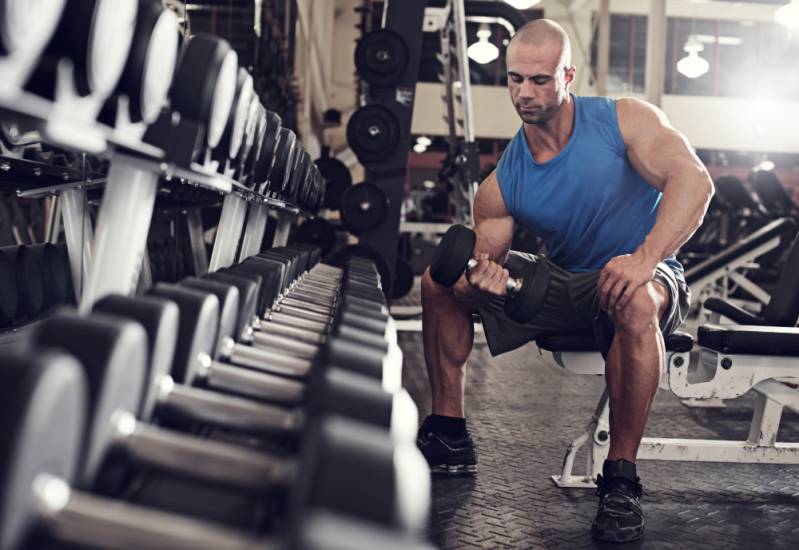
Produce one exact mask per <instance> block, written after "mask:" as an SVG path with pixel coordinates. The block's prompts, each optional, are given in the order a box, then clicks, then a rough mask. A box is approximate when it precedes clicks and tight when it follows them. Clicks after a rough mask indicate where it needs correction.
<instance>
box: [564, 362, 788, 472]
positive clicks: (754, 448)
mask: <svg viewBox="0 0 799 550" xmlns="http://www.w3.org/2000/svg"><path fill="white" fill-rule="evenodd" d="M552 357H553V358H554V360H555V362H556V363H558V364H559V365H561V366H562V367H564V368H566V369H567V370H569V372H572V373H574V374H594V375H603V374H604V369H605V363H604V360H603V359H602V356H601V355H600V353H599V352H593V351H588V352H570V351H564V352H552ZM689 365H690V352H669V353H667V356H666V368H665V369H664V370H663V374H662V376H661V380H660V388H661V389H667V390H670V391H671V392H672V393H674V395H676V396H677V397H680V398H690V399H693V400H695V401H699V402H701V401H704V400H707V401H718V400H719V399H732V398H735V397H740V396H742V395H744V394H745V393H747V392H748V391H749V390H754V391H755V393H756V400H755V407H754V411H753V413H752V421H751V424H750V428H749V436H748V437H747V438H746V440H744V441H727V440H718V439H681V438H661V437H644V438H643V439H642V440H641V445H640V447H639V449H638V455H637V459H638V460H668V461H692V462H738V463H758V464H759V463H769V464H799V443H780V442H777V431H778V430H779V426H780V419H781V416H782V410H783V408H785V407H788V408H790V409H792V410H794V411H797V412H799V391H797V390H795V389H793V388H791V387H790V386H788V385H786V384H785V383H783V382H784V381H788V380H798V378H797V377H799V357H780V356H768V357H764V356H755V355H727V354H720V353H718V352H716V351H713V350H710V349H706V348H702V349H700V351H699V359H698V362H697V364H696V365H695V368H693V369H690V368H689ZM609 412H610V411H609V399H608V390H607V388H605V389H604V390H603V392H602V395H601V396H600V398H599V402H598V403H597V406H596V408H595V410H594V414H593V415H592V416H591V420H590V421H589V422H588V425H587V426H586V429H585V431H584V432H583V433H582V434H581V435H580V436H579V437H577V438H576V439H575V440H574V441H572V442H571V443H570V444H569V446H568V448H567V449H566V455H565V457H564V460H563V467H562V470H561V473H560V474H559V475H553V476H552V481H554V482H555V484H556V485H557V486H558V487H577V488H591V487H596V478H597V477H596V476H597V475H598V474H600V473H602V463H603V462H604V461H605V458H607V455H608V450H609V448H610V424H609ZM586 444H588V445H589V447H588V449H587V457H586V459H587V460H586V469H585V473H584V474H583V475H575V474H574V473H573V469H574V461H575V457H576V455H577V452H578V451H579V450H580V449H581V448H582V447H584V446H585V445H586Z"/></svg>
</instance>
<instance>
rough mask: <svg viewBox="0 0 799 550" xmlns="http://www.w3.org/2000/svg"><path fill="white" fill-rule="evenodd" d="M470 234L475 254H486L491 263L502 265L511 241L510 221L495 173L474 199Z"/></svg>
mask: <svg viewBox="0 0 799 550" xmlns="http://www.w3.org/2000/svg"><path fill="white" fill-rule="evenodd" d="M474 222H475V223H474V231H475V233H476V234H477V242H476V243H475V247H474V251H475V253H476V254H480V253H486V254H488V255H489V256H490V257H491V259H492V260H494V261H496V262H499V263H504V262H505V257H506V256H507V254H508V250H509V249H510V245H511V241H512V240H513V217H512V216H511V215H510V213H509V212H508V209H507V208H506V206H505V200H504V198H503V197H502V193H501V191H500V189H499V181H498V180H497V177H496V171H494V172H492V173H491V175H489V176H488V178H486V180H485V181H484V182H483V183H482V185H480V188H479V189H478V191H477V195H476V196H475V199H474Z"/></svg>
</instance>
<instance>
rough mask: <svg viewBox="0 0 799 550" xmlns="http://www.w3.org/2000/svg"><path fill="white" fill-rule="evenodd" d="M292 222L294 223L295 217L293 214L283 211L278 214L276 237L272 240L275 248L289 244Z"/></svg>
mask: <svg viewBox="0 0 799 550" xmlns="http://www.w3.org/2000/svg"><path fill="white" fill-rule="evenodd" d="M292 221H294V215H293V214H292V213H291V212H286V211H283V210H279V211H278V212H277V227H276V228H275V237H274V239H272V246H273V247H276V246H286V245H287V244H288V242H289V230H291V223H292Z"/></svg>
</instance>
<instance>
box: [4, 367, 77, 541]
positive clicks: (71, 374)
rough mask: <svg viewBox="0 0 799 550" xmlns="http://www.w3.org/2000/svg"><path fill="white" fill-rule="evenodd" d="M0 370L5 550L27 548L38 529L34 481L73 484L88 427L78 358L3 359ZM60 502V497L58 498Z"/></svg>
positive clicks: (37, 499)
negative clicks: (42, 477)
mask: <svg viewBox="0 0 799 550" xmlns="http://www.w3.org/2000/svg"><path fill="white" fill-rule="evenodd" d="M0 363H2V368H0V419H2V420H1V421H2V429H0V449H3V452H2V453H0V499H1V500H0V548H22V547H23V546H24V544H23V543H24V542H25V539H27V538H28V535H29V534H30V533H31V531H32V530H33V528H34V525H35V524H36V523H37V520H38V515H39V510H40V503H39V498H37V496H36V495H35V494H34V491H33V487H34V480H35V479H36V478H37V477H38V476H39V475H40V474H49V475H51V476H54V477H57V478H59V479H62V480H64V481H65V482H67V483H70V482H72V480H73V479H74V477H75V472H76V470H77V469H78V463H79V461H80V455H81V448H82V446H83V434H84V427H85V425H86V415H85V410H86V395H87V388H86V379H85V376H84V374H83V369H82V368H81V365H80V364H79V363H78V362H77V361H75V359H73V358H72V357H70V356H68V355H66V354H61V353H55V352H45V353H38V354H36V355H27V354H26V355H17V354H11V353H8V352H4V353H3V357H2V360H0ZM54 496H59V495H54Z"/></svg>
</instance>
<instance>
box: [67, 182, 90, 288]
mask: <svg viewBox="0 0 799 550" xmlns="http://www.w3.org/2000/svg"><path fill="white" fill-rule="evenodd" d="M59 204H60V205H61V218H62V221H63V223H64V237H65V240H66V244H67V254H68V256H69V265H70V268H71V269H72V281H73V287H74V290H75V300H76V301H77V302H78V303H80V301H81V296H83V288H84V283H85V281H84V279H85V278H86V274H88V273H89V271H90V270H91V266H92V257H93V254H92V250H93V243H94V237H93V235H94V230H93V228H92V220H91V216H89V205H88V202H87V201H86V191H85V189H83V188H82V187H77V188H74V189H69V190H67V191H64V192H62V193H61V199H60V201H59Z"/></svg>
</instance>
